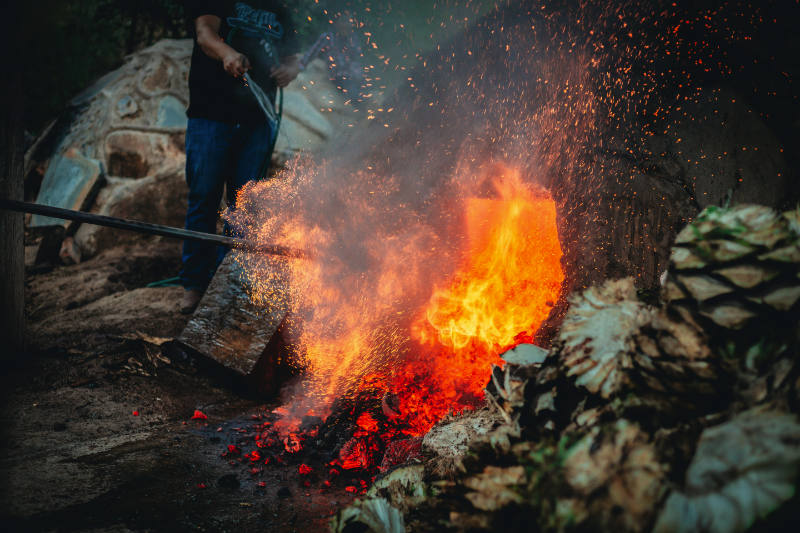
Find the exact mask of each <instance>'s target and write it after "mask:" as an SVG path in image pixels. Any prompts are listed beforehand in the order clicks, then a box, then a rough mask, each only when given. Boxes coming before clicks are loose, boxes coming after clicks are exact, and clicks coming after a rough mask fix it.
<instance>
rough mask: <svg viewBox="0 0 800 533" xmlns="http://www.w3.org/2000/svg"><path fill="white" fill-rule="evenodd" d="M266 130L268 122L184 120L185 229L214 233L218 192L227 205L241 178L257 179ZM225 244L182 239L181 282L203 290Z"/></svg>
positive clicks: (264, 153)
mask: <svg viewBox="0 0 800 533" xmlns="http://www.w3.org/2000/svg"><path fill="white" fill-rule="evenodd" d="M271 141H272V131H271V128H270V125H269V123H257V124H229V123H226V122H218V121H215V120H207V119H203V118H190V119H189V124H188V126H187V128H186V183H187V184H188V185H189V205H188V209H187V210H186V229H190V230H194V231H203V232H206V233H216V232H217V217H218V214H219V206H220V200H222V190H223V187H224V186H225V185H227V191H228V193H227V203H228V206H229V207H231V208H233V207H235V205H234V203H235V201H236V193H237V192H238V191H239V189H241V188H242V187H243V186H244V185H245V184H246V183H247V182H249V181H251V180H253V179H258V178H259V174H260V173H261V171H262V167H263V170H266V167H264V162H265V161H266V162H267V164H269V160H268V158H269V157H270V156H271V154H269V153H268V152H269V149H270V145H271ZM226 252H227V248H226V247H217V246H215V245H213V244H204V243H198V242H192V241H184V242H183V257H182V259H183V268H182V269H181V273H180V278H181V284H182V285H183V286H184V287H185V288H187V289H197V290H201V291H202V290H205V289H206V287H207V286H208V284H209V283H210V282H211V278H212V277H213V276H214V272H215V271H216V269H217V266H218V265H219V263H220V262H221V261H222V258H223V257H224V256H225V253H226Z"/></svg>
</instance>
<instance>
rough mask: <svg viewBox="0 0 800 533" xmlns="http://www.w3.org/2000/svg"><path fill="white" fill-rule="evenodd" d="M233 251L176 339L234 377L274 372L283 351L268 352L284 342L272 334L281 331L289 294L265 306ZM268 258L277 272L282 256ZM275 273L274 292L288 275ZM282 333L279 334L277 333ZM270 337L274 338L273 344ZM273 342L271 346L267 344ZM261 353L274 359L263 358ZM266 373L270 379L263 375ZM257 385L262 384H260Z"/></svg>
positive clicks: (283, 289) (282, 287)
mask: <svg viewBox="0 0 800 533" xmlns="http://www.w3.org/2000/svg"><path fill="white" fill-rule="evenodd" d="M233 256H234V254H233V253H229V254H228V255H227V257H226V258H225V260H224V261H223V262H222V264H221V265H220V266H219V268H218V269H217V272H216V274H215V275H214V279H213V280H212V281H211V285H209V287H208V290H207V291H206V293H205V295H204V296H203V299H202V300H201V301H200V304H199V305H198V306H197V310H196V311H195V312H194V315H193V316H192V318H191V319H190V320H189V323H188V324H187V325H186V328H184V330H183V332H182V333H181V334H180V336H179V337H178V339H177V341H178V342H179V343H180V344H181V345H183V346H184V347H186V348H189V349H190V351H191V352H193V353H194V354H195V355H199V356H201V357H202V358H204V359H206V362H210V363H212V365H211V366H212V368H214V367H215V366H216V367H217V370H221V371H223V372H226V373H228V374H233V376H234V377H238V378H247V379H246V381H247V380H249V381H252V379H253V378H255V379H256V380H257V379H259V378H260V377H261V376H262V374H264V373H265V372H266V373H267V374H268V375H269V376H272V375H274V374H275V373H274V368H271V365H272V364H277V358H279V354H277V353H268V354H265V352H272V351H278V350H280V349H281V347H282V346H283V344H282V343H281V342H280V339H273V337H276V334H278V332H279V328H280V327H281V325H282V324H283V322H284V320H285V318H286V316H287V313H288V304H287V299H286V298H276V299H275V300H274V301H273V302H272V303H271V304H269V305H267V306H266V307H260V306H258V305H256V304H254V303H253V302H252V301H251V299H250V297H249V295H248V292H247V282H246V279H245V277H244V276H243V275H242V271H241V268H240V267H239V265H238V264H237V263H236V261H235V260H234V258H233ZM264 260H265V261H269V262H270V264H271V265H272V266H273V267H274V269H275V272H276V273H280V269H281V268H282V265H283V264H284V263H283V260H281V259H264ZM273 277H275V278H276V281H275V283H274V285H275V286H274V287H273V288H272V290H273V291H275V293H276V294H285V293H286V281H285V276H284V275H282V274H281V275H279V276H273ZM278 336H279V335H278ZM270 341H272V344H271V345H270V344H269V343H270ZM268 345H269V348H270V349H269V350H268ZM263 358H266V359H275V361H268V362H267V363H266V367H265V363H264V362H262V364H261V365H259V361H260V360H262V359H263ZM264 379H272V378H271V377H266V376H265V377H264ZM256 385H257V387H256V388H261V389H264V387H260V386H258V385H260V384H256Z"/></svg>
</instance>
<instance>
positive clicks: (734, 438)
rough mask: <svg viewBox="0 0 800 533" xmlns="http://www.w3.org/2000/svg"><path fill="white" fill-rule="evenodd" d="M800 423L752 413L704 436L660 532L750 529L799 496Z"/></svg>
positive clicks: (721, 532) (666, 508)
mask: <svg viewBox="0 0 800 533" xmlns="http://www.w3.org/2000/svg"><path fill="white" fill-rule="evenodd" d="M798 443H800V424H799V423H798V421H797V419H796V417H795V416H793V415H790V414H785V413H780V412H774V411H773V412H760V411H758V410H753V411H748V412H746V413H742V414H740V415H738V416H737V417H735V418H734V419H732V420H730V421H729V422H726V423H724V424H721V425H719V426H714V427H711V428H708V429H706V430H705V431H703V434H702V435H701V437H700V442H699V444H698V446H697V451H696V453H695V456H694V458H693V459H692V462H691V464H690V465H689V469H688V470H687V472H686V483H685V487H684V489H683V490H682V491H674V492H672V494H670V496H669V497H668V498H667V501H666V504H665V505H664V508H663V509H662V511H661V513H660V515H659V517H658V520H657V522H656V526H655V531H656V532H657V533H662V532H663V533H665V532H675V533H693V532H700V531H712V532H719V533H736V532H740V531H745V530H747V529H748V528H749V527H750V526H751V525H752V524H753V523H754V522H755V520H756V519H757V518H759V517H763V516H766V515H767V514H769V513H770V512H772V511H774V510H775V509H776V508H778V507H779V506H780V504H781V503H783V502H785V501H786V500H788V499H789V498H791V497H792V495H793V494H794V486H795V482H796V479H797V473H798V468H799V467H800V446H798Z"/></svg>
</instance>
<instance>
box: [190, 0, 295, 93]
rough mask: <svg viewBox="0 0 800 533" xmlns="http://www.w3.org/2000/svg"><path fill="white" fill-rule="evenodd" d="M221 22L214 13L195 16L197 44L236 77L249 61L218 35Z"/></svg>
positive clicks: (248, 66)
mask: <svg viewBox="0 0 800 533" xmlns="http://www.w3.org/2000/svg"><path fill="white" fill-rule="evenodd" d="M221 24H222V19H220V18H219V17H218V16H216V15H201V16H199V17H197V20H195V22H194V28H195V34H196V35H197V44H198V45H200V49H202V50H203V52H204V53H205V54H206V55H207V56H208V57H210V58H211V59H216V60H217V61H222V65H223V67H224V68H225V72H227V73H228V74H230V75H231V76H235V77H237V78H238V77H239V76H242V75H244V73H245V72H247V71H248V70H250V61H249V60H248V59H247V56H245V55H244V54H241V53H239V52H237V51H236V50H235V49H234V48H233V47H231V46H230V45H228V44H227V43H226V42H225V41H224V40H223V39H222V37H220V36H219V28H220V25H221ZM295 76H296V74H295ZM287 83H288V82H287Z"/></svg>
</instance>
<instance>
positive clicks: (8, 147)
mask: <svg viewBox="0 0 800 533" xmlns="http://www.w3.org/2000/svg"><path fill="white" fill-rule="evenodd" d="M8 37H9V36H8V35H7V36H6V38H4V39H3V41H5V40H6V39H7V38H8ZM4 44H8V43H4ZM4 48H5V50H13V49H14V48H13V47H11V48H9V47H8V46H5V47H4ZM10 55H11V56H12V57H13V56H15V55H17V54H15V53H12V54H10ZM11 63H12V64H11V65H8V66H10V69H9V70H8V71H7V72H6V73H5V75H4V77H5V80H4V81H2V82H0V84H2V87H3V90H2V94H0V98H2V100H1V101H2V102H3V105H2V106H0V196H2V197H4V198H10V199H14V200H22V194H23V193H22V191H23V183H22V181H23V180H22V169H23V146H22V145H23V129H22V95H23V92H22V79H21V76H20V72H19V69H18V65H16V64H14V62H13V59H11ZM24 288H25V250H24V244H23V215H22V214H21V213H12V212H9V211H0V343H2V348H0V354H2V356H0V357H2V358H3V359H5V362H7V361H8V360H9V359H11V358H15V357H17V356H18V355H19V354H21V353H22V351H23V350H24V349H25V301H24Z"/></svg>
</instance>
